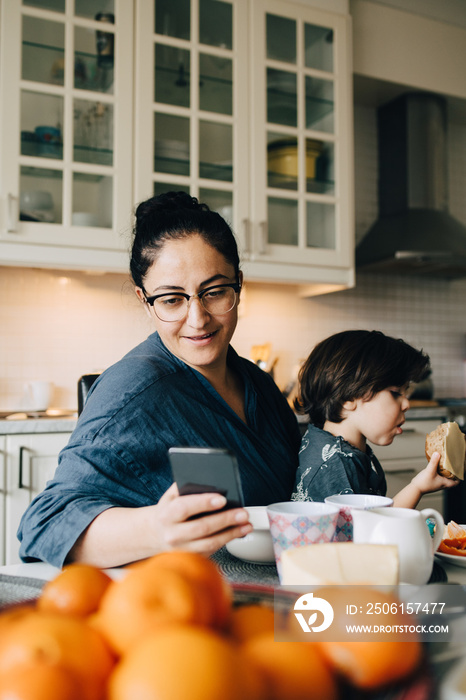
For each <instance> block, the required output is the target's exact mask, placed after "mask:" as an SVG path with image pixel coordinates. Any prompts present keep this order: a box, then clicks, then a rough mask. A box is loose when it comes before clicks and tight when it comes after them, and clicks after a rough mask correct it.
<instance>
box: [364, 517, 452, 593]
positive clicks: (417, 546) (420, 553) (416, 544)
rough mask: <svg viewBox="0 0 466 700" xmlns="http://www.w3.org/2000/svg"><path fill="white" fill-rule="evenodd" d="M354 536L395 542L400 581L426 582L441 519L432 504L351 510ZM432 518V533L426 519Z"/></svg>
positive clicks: (441, 529)
mask: <svg viewBox="0 0 466 700" xmlns="http://www.w3.org/2000/svg"><path fill="white" fill-rule="evenodd" d="M352 516H353V540H354V542H364V543H370V544H396V545H397V546H398V555H399V561H400V583H410V584H413V585H416V586H420V585H423V584H425V583H427V581H428V580H429V578H430V575H431V573H432V567H433V564H434V552H435V551H436V550H437V547H438V546H439V544H440V541H441V539H442V537H443V530H444V521H443V518H442V516H441V515H440V513H439V512H438V511H436V510H434V509H433V508H424V510H421V511H419V510H414V509H411V508H374V509H372V510H353V511H352ZM427 518H432V519H433V520H434V521H435V531H434V535H433V537H432V536H431V534H430V530H429V527H428V525H427V523H426V519H427Z"/></svg>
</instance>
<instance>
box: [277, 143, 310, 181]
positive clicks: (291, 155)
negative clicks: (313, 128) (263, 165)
mask: <svg viewBox="0 0 466 700" xmlns="http://www.w3.org/2000/svg"><path fill="white" fill-rule="evenodd" d="M322 150H323V144H322V141H318V140H317V139H306V177H307V179H308V180H313V179H315V177H316V164H317V159H318V158H319V156H320V155H321V154H322ZM267 167H268V170H269V172H271V173H276V174H277V175H285V176H290V177H294V178H297V177H298V144H297V141H296V139H280V140H278V141H271V142H270V143H269V145H268V146H267Z"/></svg>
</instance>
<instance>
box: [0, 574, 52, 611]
mask: <svg viewBox="0 0 466 700" xmlns="http://www.w3.org/2000/svg"><path fill="white" fill-rule="evenodd" d="M45 583H46V582H45V581H43V580H42V579H38V578H26V577H24V576H9V575H7V574H0V607H2V606H3V605H10V604H11V603H20V602H22V601H24V600H32V599H33V598H37V596H38V595H39V594H40V592H41V590H42V587H43V586H44V584H45Z"/></svg>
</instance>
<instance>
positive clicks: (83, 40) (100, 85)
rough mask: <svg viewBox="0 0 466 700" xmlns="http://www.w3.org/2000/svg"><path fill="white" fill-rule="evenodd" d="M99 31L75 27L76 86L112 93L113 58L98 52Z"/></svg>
mask: <svg viewBox="0 0 466 700" xmlns="http://www.w3.org/2000/svg"><path fill="white" fill-rule="evenodd" d="M111 26H112V25H111V24H110V25H109V27H111ZM106 32H107V30H106ZM99 33H100V32H96V31H94V30H93V29H88V28H87V27H75V28H74V87H75V88H80V89H82V90H92V91H94V92H105V93H107V94H110V95H111V94H113V72H114V70H113V58H112V60H109V56H108V55H102V54H100V53H99V52H98V42H99V37H98V34H99ZM113 50H114V51H115V50H116V47H115V46H114V47H113Z"/></svg>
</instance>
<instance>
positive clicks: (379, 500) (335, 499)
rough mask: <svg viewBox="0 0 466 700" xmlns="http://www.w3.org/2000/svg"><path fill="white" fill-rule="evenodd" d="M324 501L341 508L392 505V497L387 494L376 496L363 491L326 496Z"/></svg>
mask: <svg viewBox="0 0 466 700" xmlns="http://www.w3.org/2000/svg"><path fill="white" fill-rule="evenodd" d="M325 503H332V504H333V505H336V506H340V507H342V508H344V507H346V508H356V509H357V510H372V508H383V507H384V506H392V505H393V498H388V496H376V495H373V494H363V493H344V494H335V495H334V496H327V498H326V499H325Z"/></svg>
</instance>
